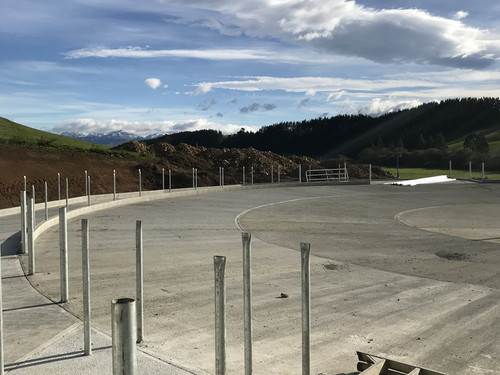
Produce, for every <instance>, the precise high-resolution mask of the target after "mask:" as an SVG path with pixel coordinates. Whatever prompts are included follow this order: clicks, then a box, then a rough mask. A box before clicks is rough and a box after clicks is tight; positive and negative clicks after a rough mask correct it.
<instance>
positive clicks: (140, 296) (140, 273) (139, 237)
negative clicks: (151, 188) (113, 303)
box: [135, 220, 144, 342]
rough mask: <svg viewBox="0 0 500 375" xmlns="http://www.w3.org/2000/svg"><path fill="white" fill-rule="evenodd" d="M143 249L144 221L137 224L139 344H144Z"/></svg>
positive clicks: (136, 277)
mask: <svg viewBox="0 0 500 375" xmlns="http://www.w3.org/2000/svg"><path fill="white" fill-rule="evenodd" d="M142 255H143V247H142V221H140V220H137V221H136V222H135V259H136V262H135V267H136V274H135V283H136V300H137V342H142V340H143V339H144V338H143V337H144V334H143V332H144V306H143V294H144V287H143V285H144V272H143V271H144V266H143V256H142Z"/></svg>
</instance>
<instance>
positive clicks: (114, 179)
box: [113, 169, 116, 201]
mask: <svg viewBox="0 0 500 375" xmlns="http://www.w3.org/2000/svg"><path fill="white" fill-rule="evenodd" d="M113 200H114V201H116V171H115V170H114V169H113Z"/></svg>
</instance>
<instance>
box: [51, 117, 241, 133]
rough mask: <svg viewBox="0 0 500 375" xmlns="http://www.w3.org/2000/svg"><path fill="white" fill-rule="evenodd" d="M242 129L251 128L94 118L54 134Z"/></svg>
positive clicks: (59, 128)
mask: <svg viewBox="0 0 500 375" xmlns="http://www.w3.org/2000/svg"><path fill="white" fill-rule="evenodd" d="M242 127H245V128H248V129H250V127H246V126H242V125H234V124H222V123H217V122H212V121H209V120H207V119H204V118H199V119H193V120H186V121H178V122H176V121H126V120H108V121H100V120H95V119H92V118H81V119H76V120H72V121H66V122H63V123H61V124H60V125H58V126H57V127H54V128H53V129H52V131H53V132H56V133H61V132H75V133H81V134H89V133H109V132H112V131H117V130H123V131H126V132H130V133H135V134H137V135H139V136H147V135H149V134H159V133H160V134H162V133H163V134H164V133H176V132H180V131H194V130H202V129H214V130H220V131H222V132H223V133H225V134H230V133H235V132H237V131H238V130H240V129H241V128H242Z"/></svg>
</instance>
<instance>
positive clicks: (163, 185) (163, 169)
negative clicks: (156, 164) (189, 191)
mask: <svg viewBox="0 0 500 375" xmlns="http://www.w3.org/2000/svg"><path fill="white" fill-rule="evenodd" d="M161 188H162V190H163V192H165V168H162V169H161Z"/></svg>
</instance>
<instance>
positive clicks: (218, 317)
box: [214, 256, 226, 375]
mask: <svg viewBox="0 0 500 375" xmlns="http://www.w3.org/2000/svg"><path fill="white" fill-rule="evenodd" d="M225 272H226V257H224V256H214V273H215V375H225V374H226V283H225Z"/></svg>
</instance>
